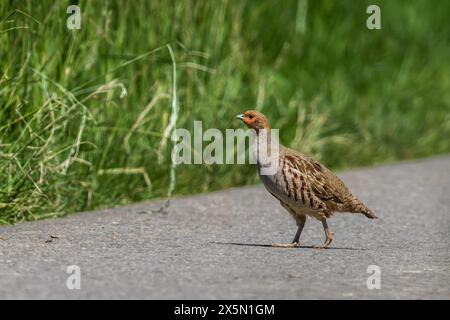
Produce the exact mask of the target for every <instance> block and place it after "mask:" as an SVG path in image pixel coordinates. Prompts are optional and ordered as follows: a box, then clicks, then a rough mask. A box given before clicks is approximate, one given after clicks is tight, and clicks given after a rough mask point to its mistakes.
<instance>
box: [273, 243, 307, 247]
mask: <svg viewBox="0 0 450 320" xmlns="http://www.w3.org/2000/svg"><path fill="white" fill-rule="evenodd" d="M272 247H274V248H298V247H300V243H298V242H293V243H275V244H273V245H272Z"/></svg>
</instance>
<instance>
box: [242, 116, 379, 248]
mask: <svg viewBox="0 0 450 320" xmlns="http://www.w3.org/2000/svg"><path fill="white" fill-rule="evenodd" d="M238 118H239V119H241V120H242V121H243V122H244V123H245V124H246V125H247V126H248V127H249V128H252V129H255V131H256V133H257V134H259V131H260V130H262V129H264V130H268V131H270V126H269V122H268V121H267V118H266V117H265V116H264V115H263V114H261V113H260V112H257V111H254V110H249V111H246V112H245V113H244V114H242V115H239V116H238ZM255 141H259V142H258V143H260V144H261V143H267V141H265V142H261V140H258V139H256V140H255ZM257 166H258V169H259V170H258V171H259V172H260V178H261V180H262V182H263V183H264V186H265V187H266V189H267V190H268V191H269V192H270V193H271V194H272V195H273V196H274V197H275V198H277V199H278V200H279V201H280V203H281V205H282V206H283V207H284V208H285V209H286V210H287V211H288V212H289V213H290V214H291V215H292V216H293V218H294V219H295V221H296V222H297V226H298V229H297V233H296V235H295V237H294V240H293V242H292V243H291V244H286V245H285V244H283V245H275V246H281V247H295V246H298V245H299V238H300V234H301V232H302V230H303V227H304V225H305V221H306V217H307V216H309V217H313V218H316V219H318V220H320V221H321V222H322V225H323V228H324V231H325V236H326V240H325V243H324V245H323V246H320V247H327V246H329V245H330V243H331V241H332V240H333V232H331V231H330V229H329V228H328V225H327V220H326V219H327V218H329V217H331V216H332V215H333V214H335V213H336V212H352V213H362V214H364V215H365V216H366V217H367V218H369V219H375V218H376V216H375V214H374V213H373V212H372V211H371V210H370V209H369V208H367V207H366V206H365V205H364V204H363V203H362V202H361V201H360V200H358V199H357V198H356V197H355V196H353V195H352V193H351V192H350V191H349V190H348V188H347V187H346V186H345V184H344V183H343V182H342V180H341V179H339V177H338V176H336V175H335V174H334V173H333V172H331V171H330V170H329V169H327V168H326V167H325V166H323V165H322V164H320V163H319V162H318V161H316V160H314V159H312V158H311V157H309V156H306V155H303V154H301V153H299V152H297V151H295V150H292V149H289V148H286V147H284V146H282V145H279V165H278V169H277V171H276V173H275V174H272V175H261V170H260V169H261V168H260V163H259V161H258V162H257Z"/></svg>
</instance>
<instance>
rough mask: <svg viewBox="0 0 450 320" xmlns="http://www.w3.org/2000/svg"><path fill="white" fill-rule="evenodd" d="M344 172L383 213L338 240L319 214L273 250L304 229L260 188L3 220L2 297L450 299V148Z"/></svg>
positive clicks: (350, 226) (350, 217)
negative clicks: (11, 222)
mask: <svg viewBox="0 0 450 320" xmlns="http://www.w3.org/2000/svg"><path fill="white" fill-rule="evenodd" d="M339 175H340V176H341V177H342V178H343V180H344V181H345V182H346V184H347V185H348V186H349V188H350V189H351V190H352V192H353V193H354V194H355V195H356V196H358V197H359V198H360V199H361V200H363V201H364V202H365V203H366V204H367V205H368V206H369V207H370V208H371V209H372V210H373V211H374V212H375V213H376V214H377V215H378V216H379V217H380V219H379V220H376V221H373V220H369V219H367V218H365V217H364V216H362V215H355V214H338V215H335V216H334V217H333V218H331V219H330V220H329V225H330V228H331V229H332V230H333V231H334V232H335V238H334V242H333V243H332V246H331V248H330V249H314V248H312V246H313V245H315V244H321V243H322V242H323V240H324V235H323V230H322V226H321V223H320V222H318V221H315V220H312V219H308V220H307V221H306V226H305V229H304V231H303V234H302V237H301V239H300V240H301V244H302V247H300V248H293V249H283V248H273V247H271V246H270V245H271V244H272V243H280V242H289V241H290V240H291V239H292V237H293V236H294V233H295V230H296V226H295V223H294V221H293V220H292V218H291V217H290V216H289V214H288V213H287V212H285V211H284V209H283V208H282V207H281V206H280V205H279V203H278V201H277V200H275V199H274V198H273V197H272V196H270V195H269V194H268V193H267V192H266V191H265V190H264V189H263V187H262V186H253V187H245V188H237V189H230V190H225V191H220V192H214V193H209V194H204V195H199V196H191V197H183V198H177V199H174V200H173V201H172V204H171V207H170V211H169V213H168V214H164V213H152V210H153V209H155V208H158V207H159V206H160V205H161V203H162V202H160V201H159V202H158V201H157V202H149V203H142V204H137V205H132V206H128V207H120V208H114V209H108V210H103V211H97V212H86V213H79V214H73V215H69V216H68V217H66V218H60V219H49V220H44V221H36V222H25V223H20V224H17V225H15V226H0V299H216V298H217V299H320V298H331V299H400V298H404V299H450V236H449V231H450V157H449V156H441V157H435V158H430V159H425V160H419V161H415V162H407V163H399V164H392V165H386V166H381V167H376V168H370V169H360V170H355V171H350V172H343V173H341V174H339ZM72 265H75V266H77V267H78V268H79V274H80V277H79V279H80V282H77V278H73V277H74V276H75V277H76V276H77V274H78V269H76V270H75V269H69V271H71V272H72V273H67V271H68V269H67V268H68V267H69V266H72ZM369 266H375V267H369ZM77 267H75V268H77ZM368 269H369V273H368ZM373 270H375V271H373ZM68 277H71V278H70V279H69V281H68ZM369 277H371V278H370V279H369ZM74 279H75V280H74ZM368 279H369V284H372V286H377V285H378V284H379V289H376V288H373V289H369V288H368V285H367V282H368ZM68 282H69V287H70V288H73V287H74V286H75V287H76V286H77V284H78V283H79V284H80V289H69V288H68V285H67V284H68Z"/></svg>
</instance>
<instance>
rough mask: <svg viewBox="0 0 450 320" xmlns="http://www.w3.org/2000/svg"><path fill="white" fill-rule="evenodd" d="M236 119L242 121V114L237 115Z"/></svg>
mask: <svg viewBox="0 0 450 320" xmlns="http://www.w3.org/2000/svg"><path fill="white" fill-rule="evenodd" d="M236 119H240V120H244V115H243V114H239V115H237V116H236Z"/></svg>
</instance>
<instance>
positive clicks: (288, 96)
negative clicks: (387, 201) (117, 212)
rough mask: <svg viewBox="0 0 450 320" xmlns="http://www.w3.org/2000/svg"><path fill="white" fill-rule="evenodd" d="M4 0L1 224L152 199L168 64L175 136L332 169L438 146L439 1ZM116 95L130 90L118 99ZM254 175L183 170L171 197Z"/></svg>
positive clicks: (443, 72) (442, 148)
mask: <svg viewBox="0 0 450 320" xmlns="http://www.w3.org/2000/svg"><path fill="white" fill-rule="evenodd" d="M68 4H69V3H68V2H66V3H65V2H63V1H39V3H36V2H35V1H0V223H13V222H18V221H22V220H29V219H39V218H44V217H50V216H59V215H63V214H66V213H70V212H74V211H81V210H90V209H95V208H100V207H110V206H114V205H119V204H125V203H130V202H133V201H142V200H147V199H152V198H158V197H164V196H165V194H166V192H167V188H168V186H169V183H170V179H169V177H170V175H169V172H170V150H171V143H170V141H165V139H164V137H163V133H164V130H165V129H166V128H167V126H168V124H169V119H170V116H171V110H172V105H171V104H172V100H171V94H172V85H173V77H172V71H173V70H172V67H173V61H172V59H171V57H170V54H169V51H168V47H167V44H170V46H171V47H172V48H173V52H174V58H175V61H176V66H177V68H176V73H177V95H178V102H179V114H178V123H177V126H178V127H184V128H189V129H192V127H193V121H194V120H201V121H203V126H204V128H209V127H217V128H219V129H221V130H224V129H225V128H233V127H241V125H240V124H239V123H238V122H236V121H234V120H233V118H234V116H235V115H236V114H238V113H241V112H242V111H244V110H245V109H249V108H258V109H260V110H262V111H263V112H264V113H266V114H267V115H268V117H269V118H270V120H271V123H272V127H274V128H281V139H282V142H283V143H284V144H286V145H291V146H294V147H296V148H297V149H299V150H302V151H304V152H308V153H312V154H314V155H315V156H316V157H317V158H319V159H321V160H322V161H323V162H324V163H325V164H327V165H329V166H331V167H332V168H335V169H341V168H350V167H355V166H367V165H372V164H377V163H384V162H390V161H394V160H397V159H410V158H416V157H425V156H429V155H432V154H437V153H445V152H449V151H450V64H449V62H448V61H449V57H450V43H449V42H450V24H449V23H448V12H450V2H447V1H441V2H434V1H425V0H416V1H406V0H405V1H392V0H384V1H377V4H378V5H379V6H380V7H381V18H382V30H375V31H372V30H368V29H367V28H366V27H365V21H366V19H367V14H366V13H365V11H366V7H367V6H368V5H369V4H372V1H353V0H347V1H317V0H314V1H304V0H298V1H280V2H278V3H277V2H275V1H246V2H243V1H143V0H142V1H80V2H79V5H80V7H81V9H82V12H83V20H82V28H81V30H79V31H69V30H67V29H66V19H67V17H68V15H67V14H66V8H67V6H68ZM124 90H126V92H127V95H126V96H124V97H122V98H121V94H123V93H124ZM256 181H257V177H256V174H255V169H254V168H252V167H251V166H241V165H234V166H230V165H213V166H206V165H190V166H187V165H182V166H179V167H178V168H177V169H176V186H175V190H174V192H175V194H191V193H198V192H205V191H210V190H217V189H222V188H226V187H230V186H239V185H245V184H252V183H255V182H256Z"/></svg>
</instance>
